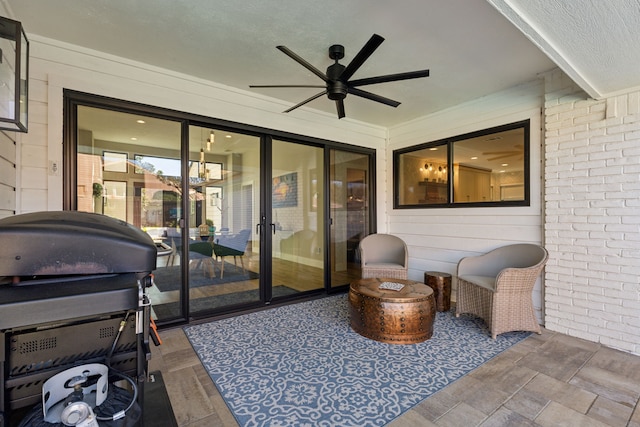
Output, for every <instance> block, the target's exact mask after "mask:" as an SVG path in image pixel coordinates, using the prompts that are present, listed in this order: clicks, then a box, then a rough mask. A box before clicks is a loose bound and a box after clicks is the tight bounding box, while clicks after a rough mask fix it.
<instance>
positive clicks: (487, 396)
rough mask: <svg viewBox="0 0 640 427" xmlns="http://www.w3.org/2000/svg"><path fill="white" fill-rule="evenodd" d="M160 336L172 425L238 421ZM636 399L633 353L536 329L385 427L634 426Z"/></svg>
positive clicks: (181, 348)
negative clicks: (538, 332) (536, 330)
mask: <svg viewBox="0 0 640 427" xmlns="http://www.w3.org/2000/svg"><path fill="white" fill-rule="evenodd" d="M436 327H437V325H436ZM160 336H161V338H162V340H163V342H164V343H163V344H162V345H161V346H159V347H154V348H152V359H151V360H150V365H149V366H150V370H160V371H161V372H162V375H163V377H164V380H165V384H166V387H167V392H168V394H169V397H170V400H171V404H172V406H173V410H174V413H175V416H176V420H177V423H178V425H179V426H181V427H187V426H188V427H211V426H222V427H235V426H238V423H237V422H236V420H235V418H234V417H233V415H232V414H231V412H230V411H229V409H228V408H227V406H226V404H225V403H224V400H223V399H222V397H221V396H220V393H218V390H217V389H216V387H215V385H214V384H213V382H212V380H211V378H210V377H209V375H208V374H207V372H206V371H205V369H204V367H203V366H202V364H201V363H200V360H199V359H198V357H197V355H196V354H195V352H194V351H193V349H192V347H191V345H190V344H189V341H188V340H187V338H186V336H185V334H184V332H183V331H182V329H180V328H175V329H169V330H163V331H161V332H160ZM639 397H640V356H634V355H631V354H628V353H624V352H621V351H617V350H612V349H610V348H607V347H604V346H602V345H600V344H597V343H592V342H588V341H584V340H581V339H578V338H572V337H569V336H566V335H563V334H560V333H555V332H550V331H547V330H545V329H543V333H542V335H535V334H533V335H531V336H530V337H528V338H527V339H525V340H524V341H522V342H520V343H518V344H516V345H515V346H513V347H511V348H510V349H508V350H506V351H505V352H503V353H502V354H500V355H498V356H497V357H495V358H494V359H492V360H490V361H489V362H487V363H485V364H484V365H482V366H481V367H479V368H478V369H476V370H475V371H473V372H471V373H470V374H468V375H466V376H465V377H463V378H461V379H459V380H458V381H456V382H454V383H453V384H451V385H449V386H448V387H446V388H445V389H443V390H441V391H440V392H438V393H436V394H434V395H433V396H431V397H429V398H428V399H426V400H424V401H423V402H421V403H419V404H418V405H417V406H415V407H414V408H413V409H411V410H409V411H408V412H406V413H405V414H403V415H402V416H400V417H399V418H397V419H396V420H395V421H394V422H392V423H390V424H389V425H388V426H389V427H418V426H419V427H429V426H461V427H468V426H483V427H489V426H491V427H494V426H549V427H551V426H553V427H556V426H570V427H571V426H575V427H584V426H588V427H602V426H610V427H640V407H639V403H638V399H639Z"/></svg>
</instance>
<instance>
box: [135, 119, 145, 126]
mask: <svg viewBox="0 0 640 427" xmlns="http://www.w3.org/2000/svg"><path fill="white" fill-rule="evenodd" d="M136 123H140V124H141V125H143V124H145V123H146V122H145V121H144V120H142V119H138V120H136Z"/></svg>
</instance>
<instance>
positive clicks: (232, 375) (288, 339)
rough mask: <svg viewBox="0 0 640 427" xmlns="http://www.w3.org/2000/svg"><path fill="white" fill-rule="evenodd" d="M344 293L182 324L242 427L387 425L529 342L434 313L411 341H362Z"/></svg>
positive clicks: (465, 319) (513, 334)
mask: <svg viewBox="0 0 640 427" xmlns="http://www.w3.org/2000/svg"><path fill="white" fill-rule="evenodd" d="M347 304H348V299H347V296H346V295H338V296H333V297H328V298H323V299H319V300H313V301H309V302H304V303H299V304H292V305H288V306H283V307H277V308H273V309H269V310H265V311H261V312H256V313H251V314H246V315H242V316H238V317H233V318H228V319H223V320H218V321H214V322H211V323H207V324H202V325H194V326H188V327H185V328H184V330H185V332H186V334H187V337H188V338H189V340H190V342H191V345H192V346H193V348H194V349H195V351H196V352H197V354H198V356H199V357H200V360H201V361H202V363H203V365H204V367H205V369H206V370H207V371H208V372H209V375H210V376H211V378H212V379H213V381H214V383H215V385H216V387H217V388H218V390H219V391H220V394H221V395H222V397H223V398H224V400H225V402H226V403H227V405H228V406H229V408H230V409H231V411H232V412H233V414H234V416H235V417H236V419H237V421H238V423H239V424H240V425H241V426H242V427H248V426H269V427H284V426H286V427H293V426H305V427H310V426H327V427H337V426H358V427H363V426H384V425H385V424H387V423H389V422H391V421H393V420H394V419H395V418H397V417H398V416H399V415H401V414H402V413H403V412H405V411H407V410H408V409H411V408H412V407H413V406H415V405H416V404H418V403H419V402H421V401H422V400H424V399H425V398H427V397H429V396H430V395H432V394H433V393H435V392H437V391H439V390H441V389H442V388H444V387H445V386H447V385H449V384H451V383H452V382H453V381H455V380H457V379H458V378H460V377H462V376H463V375H465V374H467V373H469V372H470V371H472V370H473V369H475V368H477V367H478V366H480V365H481V364H483V363H485V362H486V361H488V360H489V359H491V358H493V357H494V356H496V355H497V354H499V353H501V352H502V351H504V350H506V349H507V348H509V347H511V346H512V345H513V344H515V343H517V342H519V341H521V340H523V339H524V338H526V337H527V336H528V335H529V333H528V332H527V333H525V332H511V333H505V334H502V335H499V336H498V338H497V340H496V341H494V340H492V339H491V337H490V336H489V333H488V331H487V328H486V326H485V325H484V323H483V321H482V320H480V319H477V318H472V317H466V316H463V317H460V318H455V316H454V313H453V311H451V312H446V313H437V314H436V319H435V322H434V333H433V337H432V338H431V339H429V340H427V341H425V342H423V343H419V344H410V345H397V344H384V343H380V342H377V341H373V340H370V339H367V338H364V337H362V336H360V335H358V334H357V333H355V332H353V331H352V330H351V328H350V326H349V311H348V305H347Z"/></svg>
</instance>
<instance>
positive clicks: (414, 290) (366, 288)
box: [349, 277, 433, 302]
mask: <svg viewBox="0 0 640 427" xmlns="http://www.w3.org/2000/svg"><path fill="white" fill-rule="evenodd" d="M384 282H389V283H400V284H403V285H404V287H403V288H402V289H401V290H399V291H396V290H393V289H380V285H381V284H382V283H384ZM349 287H350V291H351V292H357V293H359V294H360V295H363V296H367V297H372V298H377V299H379V300H381V301H385V300H392V301H395V302H402V301H420V300H423V299H427V298H429V296H431V295H433V289H431V287H429V286H427V285H425V284H424V283H420V282H416V281H414V280H406V279H389V278H385V277H375V278H369V279H360V280H356V281H354V282H352V283H351V284H350V286H349Z"/></svg>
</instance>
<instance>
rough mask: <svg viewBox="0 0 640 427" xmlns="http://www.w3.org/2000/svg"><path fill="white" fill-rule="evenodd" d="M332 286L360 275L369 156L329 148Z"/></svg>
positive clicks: (368, 200)
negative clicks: (359, 249)
mask: <svg viewBox="0 0 640 427" xmlns="http://www.w3.org/2000/svg"><path fill="white" fill-rule="evenodd" d="M329 162H330V165H329V171H330V176H329V191H330V195H329V199H330V212H331V230H330V239H331V248H330V249H331V250H330V254H331V258H330V265H331V287H335V286H341V285H346V284H348V283H350V282H352V281H353V280H356V279H359V278H360V277H361V269H360V257H359V253H358V245H359V244H360V241H361V240H362V239H363V237H364V236H366V235H368V234H369V233H370V230H369V224H370V219H369V218H370V211H369V209H370V206H371V194H370V191H369V183H370V182H371V179H370V171H369V156H367V155H364V154H359V153H352V152H346V151H340V150H333V149H332V150H330V151H329Z"/></svg>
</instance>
